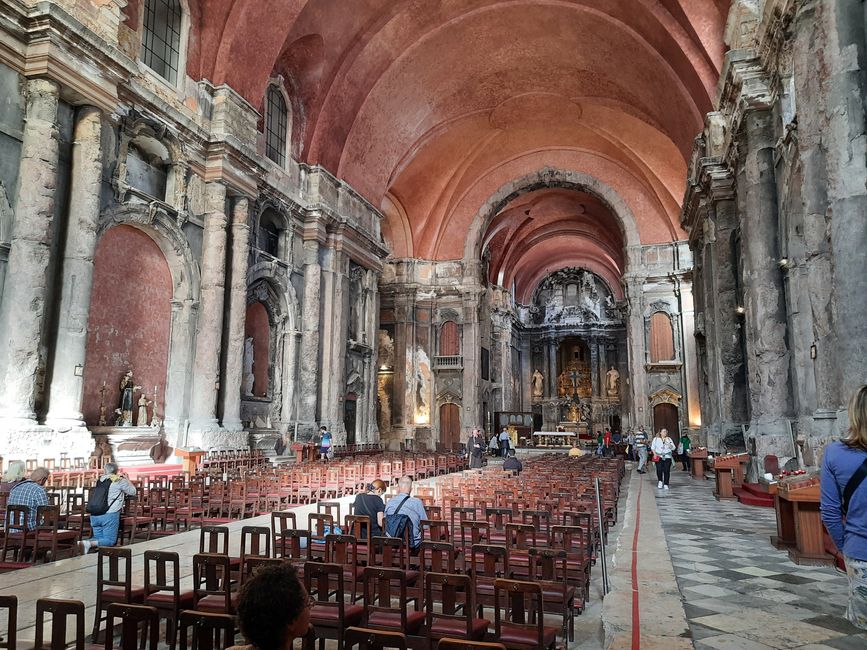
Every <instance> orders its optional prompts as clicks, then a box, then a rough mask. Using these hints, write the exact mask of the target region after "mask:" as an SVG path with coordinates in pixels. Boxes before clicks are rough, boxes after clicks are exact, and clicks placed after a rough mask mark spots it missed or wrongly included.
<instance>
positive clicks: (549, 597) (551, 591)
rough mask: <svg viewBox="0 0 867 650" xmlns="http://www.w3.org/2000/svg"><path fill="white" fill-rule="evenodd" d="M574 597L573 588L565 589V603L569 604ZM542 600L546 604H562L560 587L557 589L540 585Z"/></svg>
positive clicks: (552, 586)
mask: <svg viewBox="0 0 867 650" xmlns="http://www.w3.org/2000/svg"><path fill="white" fill-rule="evenodd" d="M574 597H575V587H569V588H568V589H566V598H565V602H567V603H568V602H569V601H570V600H572V599H573V598H574ZM542 598H543V599H544V600H545V601H546V602H555V603H562V602H564V598H563V589H562V588H561V587H557V586H556V585H547V586H546V585H544V584H543V585H542Z"/></svg>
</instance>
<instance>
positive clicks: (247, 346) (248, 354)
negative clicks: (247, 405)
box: [244, 336, 255, 397]
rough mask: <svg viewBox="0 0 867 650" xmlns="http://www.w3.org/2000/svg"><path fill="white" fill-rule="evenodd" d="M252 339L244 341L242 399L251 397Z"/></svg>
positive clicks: (253, 377)
mask: <svg viewBox="0 0 867 650" xmlns="http://www.w3.org/2000/svg"><path fill="white" fill-rule="evenodd" d="M254 381H255V376H254V375H253V337H252V336H248V337H247V338H245V339H244V397H253V382H254Z"/></svg>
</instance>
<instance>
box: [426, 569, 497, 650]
mask: <svg viewBox="0 0 867 650" xmlns="http://www.w3.org/2000/svg"><path fill="white" fill-rule="evenodd" d="M424 593H425V597H424V608H425V620H426V624H425V629H426V633H427V636H428V638H430V639H431V640H436V639H442V638H444V637H451V638H459V639H468V640H470V639H471V640H475V641H481V640H483V639H484V638H485V635H486V634H487V632H488V626H489V625H490V621H488V620H485V619H482V618H473V614H474V613H475V602H474V601H473V582H472V580H471V579H470V577H469V576H467V575H450V574H446V573H426V574H425V584H424ZM437 603H438V604H439V607H437V608H435V607H434V605H435V604H437ZM459 610H460V613H459Z"/></svg>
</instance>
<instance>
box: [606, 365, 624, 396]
mask: <svg viewBox="0 0 867 650" xmlns="http://www.w3.org/2000/svg"><path fill="white" fill-rule="evenodd" d="M605 391H606V392H607V393H608V397H617V396H618V395H619V394H620V373H619V372H617V369H616V368H615V367H614V366H611V369H610V370H609V371H608V372H607V373H606V374H605Z"/></svg>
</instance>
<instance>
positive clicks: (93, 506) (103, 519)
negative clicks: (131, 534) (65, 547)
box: [79, 463, 136, 553]
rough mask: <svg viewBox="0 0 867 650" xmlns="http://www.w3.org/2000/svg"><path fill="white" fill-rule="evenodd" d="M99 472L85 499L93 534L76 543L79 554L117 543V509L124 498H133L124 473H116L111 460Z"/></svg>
mask: <svg viewBox="0 0 867 650" xmlns="http://www.w3.org/2000/svg"><path fill="white" fill-rule="evenodd" d="M103 471H104V472H105V473H104V474H103V475H102V476H101V477H100V478H99V480H98V481H97V482H96V485H95V486H94V487H93V489H92V490H91V491H90V496H89V497H88V499H87V512H88V514H89V515H90V526H91V528H93V537H91V538H90V539H86V540H82V541H81V542H79V543H80V545H81V552H82V553H88V552H89V551H90V550H91V549H94V548H98V547H99V546H114V545H115V544H117V531H118V528H120V511H121V510H122V509H123V505H124V501H125V498H124V497H125V496H131V497H134V496H135V493H136V490H135V486H134V485H133V484H132V483H130V482H129V480H128V479H127V478H126V476H121V475H120V474H118V472H117V465H116V464H115V463H106V464H105V468H104V469H103Z"/></svg>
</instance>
